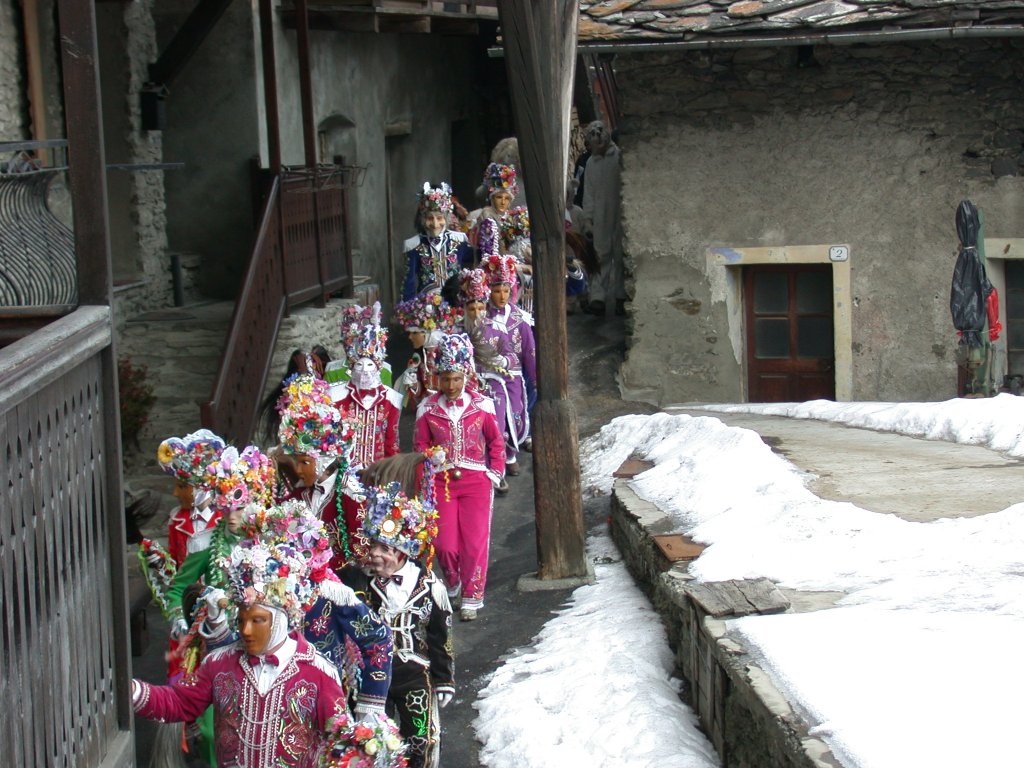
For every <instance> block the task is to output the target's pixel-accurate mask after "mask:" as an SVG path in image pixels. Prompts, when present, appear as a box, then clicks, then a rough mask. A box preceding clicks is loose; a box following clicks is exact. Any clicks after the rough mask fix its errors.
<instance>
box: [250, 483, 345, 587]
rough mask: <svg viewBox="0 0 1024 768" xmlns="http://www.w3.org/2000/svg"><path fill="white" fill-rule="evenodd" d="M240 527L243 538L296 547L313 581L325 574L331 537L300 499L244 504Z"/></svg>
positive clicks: (330, 550) (329, 553)
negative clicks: (276, 502)
mask: <svg viewBox="0 0 1024 768" xmlns="http://www.w3.org/2000/svg"><path fill="white" fill-rule="evenodd" d="M241 526H242V530H243V531H244V532H245V535H246V537H247V538H250V539H254V540H256V541H259V542H261V543H263V544H266V545H268V546H274V545H277V544H289V545H291V546H292V547H295V548H296V549H298V550H299V552H301V553H302V556H303V558H304V559H305V561H306V568H307V570H308V572H309V578H310V580H311V581H312V582H313V583H314V584H316V583H319V582H321V581H323V580H324V579H325V578H327V577H328V569H329V566H330V564H331V557H332V556H333V554H334V553H333V551H332V549H331V539H330V536H329V534H328V533H327V527H326V526H325V525H324V521H323V520H321V519H320V518H319V517H317V516H316V515H315V514H314V513H313V511H312V510H311V509H310V508H309V505H308V504H306V503H305V502H304V501H301V500H299V499H290V500H288V501H284V502H282V503H280V504H274V505H272V506H270V507H256V506H249V507H246V509H245V511H244V512H243V513H242V523H241Z"/></svg>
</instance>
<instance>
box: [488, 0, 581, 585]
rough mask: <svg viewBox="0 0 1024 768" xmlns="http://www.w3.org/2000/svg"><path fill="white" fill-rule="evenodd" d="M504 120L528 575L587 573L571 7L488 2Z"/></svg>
mask: <svg viewBox="0 0 1024 768" xmlns="http://www.w3.org/2000/svg"><path fill="white" fill-rule="evenodd" d="M498 13H499V16H500V19H501V35H502V41H503V45H504V47H505V66H506V69H507V71H508V81H509V87H510V89H511V92H512V112H513V115H514V117H515V123H516V135H517V137H518V138H519V157H520V160H521V162H522V166H523V168H522V172H523V176H524V177H525V178H527V179H529V181H530V183H529V184H527V185H526V201H527V204H528V206H529V209H530V229H531V237H530V239H531V241H532V244H533V279H534V283H535V289H534V294H535V295H534V309H535V311H536V312H535V314H536V317H537V324H536V334H537V349H538V351H539V354H538V355H537V385H538V387H537V393H538V398H537V404H536V405H535V406H534V410H533V420H532V421H533V460H534V463H533V471H534V500H535V503H536V521H537V561H538V562H537V576H538V578H540V579H542V580H546V579H564V578H572V577H582V576H585V575H586V573H587V561H586V549H585V541H584V538H585V537H584V530H583V502H582V497H581V492H580V461H579V433H578V430H577V427H576V410H575V408H574V407H573V404H572V402H571V401H569V399H568V393H569V364H568V337H567V333H566V327H565V225H564V217H565V185H566V176H567V173H568V166H567V164H568V151H569V117H570V109H571V107H572V85H573V75H574V72H575V65H576V25H577V20H578V16H579V8H578V3H577V1H576V0H498Z"/></svg>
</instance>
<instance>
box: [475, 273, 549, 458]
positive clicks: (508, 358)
mask: <svg viewBox="0 0 1024 768" xmlns="http://www.w3.org/2000/svg"><path fill="white" fill-rule="evenodd" d="M480 266H481V268H482V269H483V270H484V272H485V273H486V275H487V286H488V289H489V291H490V296H489V301H488V305H487V319H486V321H485V322H484V341H486V343H487V344H489V345H490V346H492V347H494V349H495V351H496V352H497V353H498V354H499V355H501V357H502V358H503V360H502V361H501V363H502V364H501V367H502V368H503V369H504V372H503V373H501V374H495V373H487V372H484V376H485V378H486V381H487V383H488V386H489V388H490V394H491V396H492V397H493V398H494V403H495V408H496V409H497V413H498V419H499V421H500V422H501V423H502V428H503V431H504V433H505V451H506V461H507V462H508V466H506V468H505V471H506V473H507V474H509V475H511V476H513V477H514V476H516V475H518V474H519V464H518V455H519V449H520V447H521V446H522V445H523V443H524V442H525V441H526V440H527V439H529V437H530V412H529V402H528V396H527V395H528V392H529V391H531V390H533V391H535V390H536V382H537V351H536V347H535V344H534V339H533V317H532V316H531V315H530V314H529V313H528V312H524V311H523V310H522V309H520V308H519V307H517V306H516V305H515V304H514V303H513V302H512V300H511V294H512V289H513V288H514V286H515V284H516V265H515V260H514V259H513V258H512V257H511V256H488V257H487V258H486V259H484V260H483V262H481V265H480Z"/></svg>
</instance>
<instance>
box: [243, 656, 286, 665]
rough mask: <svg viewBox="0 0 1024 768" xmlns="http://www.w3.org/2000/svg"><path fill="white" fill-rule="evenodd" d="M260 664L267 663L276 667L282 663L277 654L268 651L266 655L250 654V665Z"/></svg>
mask: <svg viewBox="0 0 1024 768" xmlns="http://www.w3.org/2000/svg"><path fill="white" fill-rule="evenodd" d="M260 664H267V665H271V666H275V667H276V666H278V665H279V664H280V661H279V660H278V658H277V656H275V655H274V654H272V653H268V654H267V655H266V656H253V655H252V654H249V666H250V667H258V666H259V665H260Z"/></svg>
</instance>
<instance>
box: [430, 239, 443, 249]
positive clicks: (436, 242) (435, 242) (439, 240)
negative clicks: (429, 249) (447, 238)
mask: <svg viewBox="0 0 1024 768" xmlns="http://www.w3.org/2000/svg"><path fill="white" fill-rule="evenodd" d="M430 244H431V245H432V246H434V247H435V248H436V247H437V246H439V245H440V244H441V238H440V237H432V238H430Z"/></svg>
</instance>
